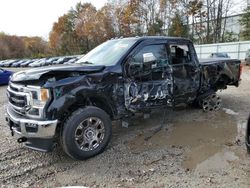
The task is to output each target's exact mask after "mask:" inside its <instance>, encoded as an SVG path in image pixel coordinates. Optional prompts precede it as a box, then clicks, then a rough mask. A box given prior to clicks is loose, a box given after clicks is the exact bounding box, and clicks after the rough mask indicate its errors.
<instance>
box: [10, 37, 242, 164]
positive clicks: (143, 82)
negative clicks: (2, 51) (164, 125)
mask: <svg viewBox="0 0 250 188" xmlns="http://www.w3.org/2000/svg"><path fill="white" fill-rule="evenodd" d="M240 74H241V65H240V61H239V60H233V59H218V60H216V59H210V60H204V61H200V62H199V60H198V58H197V55H196V52H195V49H194V46H193V44H192V42H191V41H190V40H188V39H184V38H171V37H134V38H123V39H112V40H108V41H107V42H104V43H103V44H101V45H99V46H98V47H96V48H95V49H93V50H92V51H90V52H89V53H88V54H86V55H85V56H84V57H83V58H81V59H80V60H79V61H78V62H77V63H76V64H75V65H69V66H56V67H47V68H39V69H31V70H27V71H21V72H17V73H15V74H14V75H13V76H12V78H11V80H10V83H9V86H8V88H7V95H8V100H9V103H8V106H7V109H6V111H7V113H6V120H7V122H8V125H9V126H10V130H11V133H12V135H14V134H15V135H17V136H18V137H19V138H18V142H19V143H22V142H24V143H25V145H26V146H27V147H29V148H32V149H36V150H39V151H51V150H52V149H53V148H54V146H55V144H56V143H60V144H61V145H62V147H63V149H64V151H65V152H66V153H67V154H68V155H69V156H71V157H72V158H75V159H80V160H82V159H86V158H89V157H92V156H94V155H96V154H99V153H101V152H102V151H103V150H104V149H105V147H106V146H107V144H108V142H109V140H110V138H111V133H112V126H111V121H113V120H123V119H124V118H129V117H130V116H131V115H134V114H135V113H138V112H139V113H149V112H150V111H151V110H153V109H156V108H177V107H181V106H187V105H192V104H194V103H196V104H198V105H199V106H200V107H201V108H203V110H204V111H213V110H218V109H219V108H220V106H221V99H220V98H219V97H218V96H217V95H216V91H218V90H220V89H226V88H227V85H233V86H238V85H239V81H240Z"/></svg>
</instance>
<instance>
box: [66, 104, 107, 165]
mask: <svg viewBox="0 0 250 188" xmlns="http://www.w3.org/2000/svg"><path fill="white" fill-rule="evenodd" d="M111 133H112V125H111V120H110V118H109V116H108V114H107V113H106V112H105V111H103V110H102V109H100V108H97V107H93V106H88V107H85V108H82V109H78V110H77V111H75V112H74V113H73V114H72V115H71V116H70V117H69V118H68V120H67V121H66V123H65V125H64V128H63V133H62V138H61V139H62V146H63V149H64V151H65V153H67V154H68V155H69V156H70V157H72V158H74V159H79V160H83V159H87V158H90V157H93V156H95V155H97V154H99V153H101V152H103V151H104V149H105V147H106V146H107V145H108V143H109V140H110V138H111Z"/></svg>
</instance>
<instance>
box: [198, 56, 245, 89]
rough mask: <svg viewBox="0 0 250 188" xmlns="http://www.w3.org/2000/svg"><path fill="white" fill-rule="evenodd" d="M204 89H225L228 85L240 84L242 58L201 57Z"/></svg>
mask: <svg viewBox="0 0 250 188" xmlns="http://www.w3.org/2000/svg"><path fill="white" fill-rule="evenodd" d="M199 63H200V65H201V69H202V71H201V73H202V84H201V85H202V89H205V90H209V89H213V90H215V91H217V90H218V89H225V88H226V87H227V85H234V86H238V85H239V81H240V72H241V67H240V63H241V62H240V60H237V59H226V58H220V59H200V60H199Z"/></svg>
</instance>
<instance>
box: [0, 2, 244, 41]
mask: <svg viewBox="0 0 250 188" xmlns="http://www.w3.org/2000/svg"><path fill="white" fill-rule="evenodd" d="M79 1H81V2H91V3H92V4H93V5H94V6H95V7H96V8H97V9H99V8H101V7H102V6H103V5H104V4H105V2H107V0H0V32H1V31H3V32H5V33H7V34H11V35H19V36H41V37H43V38H45V39H48V36H49V32H50V31H51V28H52V26H53V23H54V22H56V21H57V20H58V17H59V16H62V15H63V14H65V13H67V11H68V10H69V9H70V8H71V7H75V5H76V3H77V2H79ZM246 1H247V0H233V2H234V6H233V7H232V9H233V12H234V13H233V14H237V13H239V12H238V10H240V9H241V8H242V7H243V8H245V7H246ZM239 7H241V8H239Z"/></svg>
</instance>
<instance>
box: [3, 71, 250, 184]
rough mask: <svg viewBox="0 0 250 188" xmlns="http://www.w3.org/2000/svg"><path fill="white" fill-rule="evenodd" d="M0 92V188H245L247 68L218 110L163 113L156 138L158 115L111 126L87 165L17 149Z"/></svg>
mask: <svg viewBox="0 0 250 188" xmlns="http://www.w3.org/2000/svg"><path fill="white" fill-rule="evenodd" d="M11 70H13V71H17V70H21V69H11ZM5 90H6V86H0V95H1V96H0V104H1V105H0V137H1V140H0V187H1V186H4V187H5V186H11V185H13V186H14V187H15V186H21V187H30V186H32V187H34V186H41V187H45V186H47V187H55V186H67V185H84V186H89V187H135V186H137V187H250V157H249V156H247V154H246V149H245V145H244V131H245V125H246V119H247V117H248V115H249V113H250V69H249V67H244V71H243V75H242V82H241V85H240V87H239V88H235V87H229V88H228V89H227V90H224V91H222V92H218V94H219V96H221V98H222V100H223V109H221V110H220V111H218V112H209V113H204V112H202V110H200V109H196V108H193V107H190V108H187V109H183V110H177V111H172V110H168V111H166V118H165V120H164V126H163V128H162V129H161V130H160V131H159V132H156V131H155V130H157V128H158V127H159V125H160V124H161V122H162V111H160V110H159V111H156V112H155V113H153V114H152V115H151V118H149V119H143V117H142V116H140V115H138V116H136V117H134V118H133V119H132V120H131V124H130V125H129V127H128V128H125V127H121V125H120V124H119V122H114V123H113V129H114V133H113V137H112V140H111V143H110V144H109V146H108V147H107V149H106V150H105V151H104V153H102V154H100V155H98V156H96V157H94V158H91V159H88V160H86V161H74V160H72V159H70V158H68V157H67V156H65V155H64V154H63V153H62V152H61V149H60V148H59V149H56V151H54V152H53V153H48V154H45V153H40V152H36V151H33V150H29V149H26V148H24V147H23V146H22V145H20V144H18V143H17V142H16V139H15V138H14V137H11V136H10V131H9V128H8V127H7V126H6V123H5V117H4V105H6V104H7V98H6V94H5ZM154 132H156V133H155V134H153V133H154ZM148 138H149V139H148Z"/></svg>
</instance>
